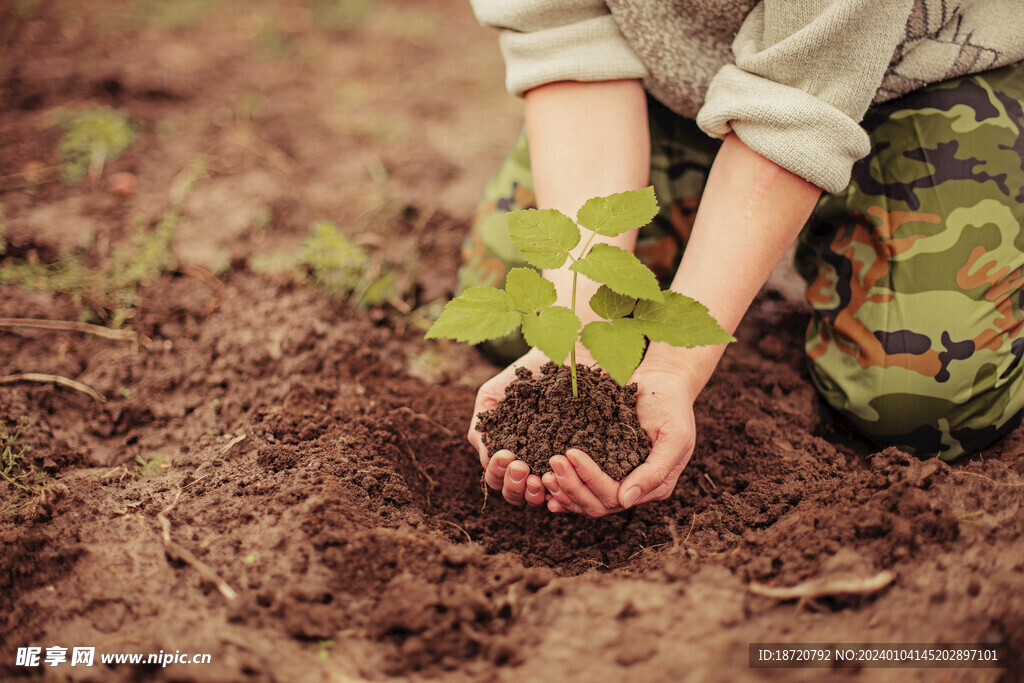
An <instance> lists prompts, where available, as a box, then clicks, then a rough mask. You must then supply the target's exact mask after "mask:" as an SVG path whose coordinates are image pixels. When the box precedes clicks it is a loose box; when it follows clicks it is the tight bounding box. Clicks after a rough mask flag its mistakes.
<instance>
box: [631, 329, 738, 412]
mask: <svg viewBox="0 0 1024 683" xmlns="http://www.w3.org/2000/svg"><path fill="white" fill-rule="evenodd" d="M723 349H724V345H718V346H710V347H708V346H704V347H697V348H692V349H687V348H682V347H678V346H671V345H670V344H665V343H663V342H651V344H650V346H648V348H647V353H646V354H645V355H644V358H643V360H642V361H641V362H640V370H642V371H644V372H658V373H663V374H669V375H672V376H674V377H675V378H676V379H677V380H678V382H679V384H680V386H682V387H683V388H684V389H685V390H686V392H687V393H688V394H689V395H690V396H691V397H692V398H693V399H696V398H697V395H698V394H700V392H701V390H702V389H703V388H704V385H705V384H707V381H708V379H710V377H711V373H712V371H714V369H715V366H716V365H717V363H718V359H719V358H720V357H721V355H722V350H723Z"/></svg>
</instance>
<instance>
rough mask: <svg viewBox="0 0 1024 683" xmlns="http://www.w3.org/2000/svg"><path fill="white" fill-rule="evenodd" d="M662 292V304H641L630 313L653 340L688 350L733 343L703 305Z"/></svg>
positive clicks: (647, 302) (680, 295)
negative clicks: (695, 347)
mask: <svg viewBox="0 0 1024 683" xmlns="http://www.w3.org/2000/svg"><path fill="white" fill-rule="evenodd" d="M663 293H664V295H665V301H664V302H661V303H659V302H657V301H641V302H639V303H638V304H637V305H636V309H634V311H633V318H634V319H635V320H636V321H637V322H639V323H640V329H642V330H643V333H644V334H646V335H647V336H648V337H650V338H651V340H652V341H661V342H667V343H669V344H672V345H673V346H685V347H687V348H689V347H692V346H707V345H708V344H725V343H726V342H734V341H736V339H735V338H734V337H733V336H732V335H731V334H729V333H728V332H726V331H725V330H723V329H722V328H721V327H720V326H719V325H718V321H717V320H715V319H714V318H713V317H711V314H710V313H708V309H707V307H706V306H704V304H702V303H700V302H699V301H696V300H695V299H691V298H690V297H688V296H683V295H682V294H676V293H675V292H663Z"/></svg>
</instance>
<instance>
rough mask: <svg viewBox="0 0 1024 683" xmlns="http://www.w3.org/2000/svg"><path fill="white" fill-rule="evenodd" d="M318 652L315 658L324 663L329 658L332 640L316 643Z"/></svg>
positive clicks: (332, 645) (332, 644)
mask: <svg viewBox="0 0 1024 683" xmlns="http://www.w3.org/2000/svg"><path fill="white" fill-rule="evenodd" d="M317 646H318V648H319V649H318V650H317V653H316V656H317V657H319V658H320V661H323V662H326V661H327V660H328V659H330V658H331V648H332V647H334V641H333V640H321V641H320V642H318V643H317Z"/></svg>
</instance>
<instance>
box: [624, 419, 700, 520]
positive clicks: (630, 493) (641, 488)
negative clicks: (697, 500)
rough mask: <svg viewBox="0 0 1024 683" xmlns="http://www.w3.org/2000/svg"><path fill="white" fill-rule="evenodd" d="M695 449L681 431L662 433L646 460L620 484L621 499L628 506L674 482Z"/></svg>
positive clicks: (672, 484)
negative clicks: (678, 432)
mask: <svg viewBox="0 0 1024 683" xmlns="http://www.w3.org/2000/svg"><path fill="white" fill-rule="evenodd" d="M692 451H693V449H692V448H690V447H689V445H688V441H687V439H686V437H685V436H684V435H682V434H671V433H664V432H663V433H661V434H658V438H657V439H655V441H654V447H653V448H652V449H651V454H650V455H649V456H647V460H646V461H645V462H644V463H643V464H641V465H640V466H639V467H637V468H636V469H635V470H633V471H632V472H630V473H629V475H628V476H627V477H626V478H625V479H623V480H622V484H621V485H620V486H619V494H618V495H619V503H620V504H621V505H622V507H624V508H629V507H632V506H634V505H636V504H637V503H639V502H640V501H642V500H644V499H645V498H646V497H647V496H648V495H649V494H651V493H652V492H653V491H655V490H656V489H657V488H658V487H660V486H662V485H664V484H669V486H674V485H675V479H677V478H678V477H679V473H680V472H682V471H683V468H684V467H686V463H687V462H688V461H689V459H690V453H692Z"/></svg>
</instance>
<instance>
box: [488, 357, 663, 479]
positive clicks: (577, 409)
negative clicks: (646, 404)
mask: <svg viewBox="0 0 1024 683" xmlns="http://www.w3.org/2000/svg"><path fill="white" fill-rule="evenodd" d="M576 375H577V380H576V381H577V392H578V394H579V395H578V396H576V397H573V395H572V376H571V373H570V372H569V368H568V367H567V366H562V367H558V366H556V365H555V364H554V363H546V364H545V365H544V366H542V367H541V369H540V376H539V377H534V376H533V374H532V373H531V372H530V371H529V370H528V369H527V368H519V369H518V370H516V378H515V379H514V380H512V382H510V383H509V385H508V388H507V389H506V390H505V398H503V399H502V400H501V401H499V402H498V405H497V406H495V408H494V410H488V411H485V412H483V413H480V416H479V417H480V422H479V423H478V426H477V428H478V429H479V430H480V432H481V433H483V435H484V444H485V445H486V446H487V450H488V452H490V453H497V452H498V451H500V450H502V449H508V450H509V451H511V452H512V453H514V454H516V457H517V458H518V459H520V460H522V461H523V462H525V463H526V464H527V465H529V466H530V470H531V471H532V472H533V473H534V474H538V475H540V474H544V473H545V472H549V471H551V466H550V465H549V464H548V461H549V460H550V459H551V458H552V457H553V456H555V455H558V454H560V453H565V452H566V450H568V449H570V448H578V449H580V450H581V451H583V452H584V453H586V454H587V455H588V456H590V457H591V458H592V459H593V460H594V462H596V463H597V464H598V465H599V466H600V467H601V469H603V470H604V471H605V472H607V473H608V474H609V475H610V476H611V477H612V478H613V479H615V480H616V481H618V480H621V479H623V478H624V477H625V476H626V475H627V474H629V473H630V472H632V471H633V470H634V469H636V468H637V466H638V465H639V464H640V463H642V462H643V461H644V460H645V459H646V458H647V454H648V453H650V451H651V440H650V438H649V437H648V436H647V433H646V432H645V431H644V430H643V429H641V427H640V421H639V420H638V419H637V416H636V385H635V384H630V385H627V386H625V387H623V386H619V385H618V384H616V383H615V381H614V380H613V379H611V378H610V377H608V376H607V375H605V374H603V373H600V372H596V371H595V370H593V369H592V368H589V367H587V366H585V365H577V366H576Z"/></svg>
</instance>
